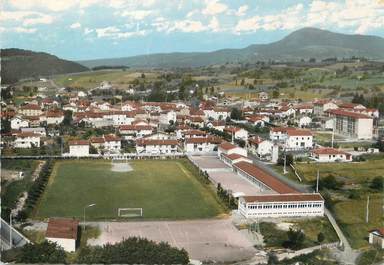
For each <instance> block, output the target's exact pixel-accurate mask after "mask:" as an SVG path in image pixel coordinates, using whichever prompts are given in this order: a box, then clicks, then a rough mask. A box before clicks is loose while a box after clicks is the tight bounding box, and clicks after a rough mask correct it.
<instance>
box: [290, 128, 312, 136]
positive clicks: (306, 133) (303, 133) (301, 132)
mask: <svg viewBox="0 0 384 265" xmlns="http://www.w3.org/2000/svg"><path fill="white" fill-rule="evenodd" d="M287 134H288V135H289V136H312V132H311V131H309V130H301V129H293V130H288V131H287Z"/></svg>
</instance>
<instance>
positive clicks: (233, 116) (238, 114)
mask: <svg viewBox="0 0 384 265" xmlns="http://www.w3.org/2000/svg"><path fill="white" fill-rule="evenodd" d="M242 118H243V115H242V113H241V111H240V110H239V109H238V108H233V109H232V110H231V119H234V120H241V119H242Z"/></svg>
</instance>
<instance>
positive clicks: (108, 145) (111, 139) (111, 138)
mask: <svg viewBox="0 0 384 265" xmlns="http://www.w3.org/2000/svg"><path fill="white" fill-rule="evenodd" d="M104 141H105V142H104V148H105V149H106V150H108V151H109V152H111V153H119V152H120V149H121V138H120V137H118V136H116V135H113V134H108V135H104Z"/></svg>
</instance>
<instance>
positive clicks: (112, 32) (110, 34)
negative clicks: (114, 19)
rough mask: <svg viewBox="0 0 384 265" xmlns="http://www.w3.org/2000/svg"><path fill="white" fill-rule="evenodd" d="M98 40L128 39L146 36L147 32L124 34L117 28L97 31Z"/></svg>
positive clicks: (98, 29) (112, 27) (128, 32)
mask: <svg viewBox="0 0 384 265" xmlns="http://www.w3.org/2000/svg"><path fill="white" fill-rule="evenodd" d="M95 32H96V36H97V37H98V38H111V39H126V38H130V37H134V36H144V35H146V33H147V32H146V31H145V30H138V31H127V32H123V31H121V30H120V29H119V28H117V27H115V26H111V27H106V28H97V29H95Z"/></svg>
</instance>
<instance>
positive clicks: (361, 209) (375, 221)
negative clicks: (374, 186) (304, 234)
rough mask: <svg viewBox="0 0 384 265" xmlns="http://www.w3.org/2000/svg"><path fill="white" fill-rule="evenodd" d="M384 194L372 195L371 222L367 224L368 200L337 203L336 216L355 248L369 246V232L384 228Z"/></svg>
mask: <svg viewBox="0 0 384 265" xmlns="http://www.w3.org/2000/svg"><path fill="white" fill-rule="evenodd" d="M383 199H384V197H383V194H379V193H376V194H374V193H371V194H370V204H369V222H368V223H366V220H365V216H366V205H367V198H366V197H365V196H364V197H361V198H360V199H357V200H345V201H340V202H338V203H336V205H335V209H334V212H335V215H336V219H337V221H338V223H339V224H340V225H341V227H342V229H343V231H344V233H345V234H346V236H347V238H348V239H349V242H350V243H351V245H352V247H353V248H362V247H367V246H368V240H367V237H368V231H369V230H371V229H373V228H377V227H381V226H383V222H384V219H383V214H384V213H383Z"/></svg>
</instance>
